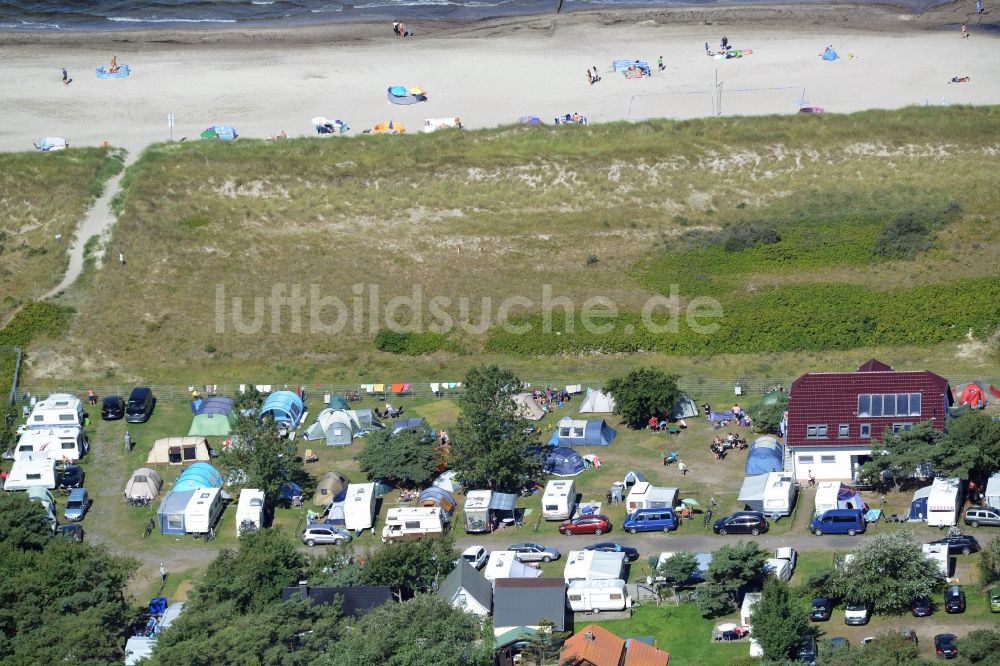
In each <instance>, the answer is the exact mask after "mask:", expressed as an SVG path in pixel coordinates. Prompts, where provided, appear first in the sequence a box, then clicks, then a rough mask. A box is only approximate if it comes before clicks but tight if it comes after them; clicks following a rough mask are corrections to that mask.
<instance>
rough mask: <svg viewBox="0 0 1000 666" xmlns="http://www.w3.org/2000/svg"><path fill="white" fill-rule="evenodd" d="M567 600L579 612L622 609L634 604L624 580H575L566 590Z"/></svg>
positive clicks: (571, 607) (572, 608)
mask: <svg viewBox="0 0 1000 666" xmlns="http://www.w3.org/2000/svg"><path fill="white" fill-rule="evenodd" d="M566 601H567V602H568V603H569V607H570V610H572V611H574V612H577V613H591V612H593V613H600V612H601V611H620V610H625V609H626V608H628V607H630V606H631V605H632V599H630V598H629V596H628V590H627V589H626V587H625V581H623V580H575V581H573V582H572V583H570V584H569V587H568V588H567V590H566Z"/></svg>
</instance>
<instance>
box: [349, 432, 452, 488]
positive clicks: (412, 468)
mask: <svg viewBox="0 0 1000 666" xmlns="http://www.w3.org/2000/svg"><path fill="white" fill-rule="evenodd" d="M358 463H359V464H360V465H361V471H363V472H364V473H365V474H367V475H368V476H369V477H370V478H373V479H388V480H389V481H390V482H392V483H398V484H401V485H404V486H409V487H414V486H417V487H423V486H424V485H426V483H427V482H428V481H429V480H430V479H431V478H432V477H433V476H434V474H435V472H436V471H437V467H438V463H439V455H438V448H437V440H436V439H435V438H434V436H433V434H432V433H431V432H430V431H429V430H427V429H420V428H407V429H405V430H400V431H399V432H395V433H394V432H393V431H392V429H391V428H386V429H385V430H377V431H375V432H373V433H372V434H370V435H369V436H368V437H366V438H365V447H364V448H363V449H362V450H361V453H360V454H358Z"/></svg>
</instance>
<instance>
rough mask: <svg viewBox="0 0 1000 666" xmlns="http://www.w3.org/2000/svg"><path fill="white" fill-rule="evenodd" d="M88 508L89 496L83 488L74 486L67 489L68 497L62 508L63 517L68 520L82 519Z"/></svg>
mask: <svg viewBox="0 0 1000 666" xmlns="http://www.w3.org/2000/svg"><path fill="white" fill-rule="evenodd" d="M88 508H90V498H88V497H87V491H86V489H84V488H74V489H73V490H71V491H69V498H68V499H67V500H66V508H65V509H64V510H63V518H65V519H66V520H68V521H69V522H76V521H78V520H83V517H84V516H85V515H86V513H87V509H88Z"/></svg>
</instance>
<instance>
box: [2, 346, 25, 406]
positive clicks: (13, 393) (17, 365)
mask: <svg viewBox="0 0 1000 666" xmlns="http://www.w3.org/2000/svg"><path fill="white" fill-rule="evenodd" d="M4 354H10V355H13V356H14V372H13V376H12V378H11V382H10V394H9V395H8V396H7V405H8V406H13V405H14V403H15V402H16V401H17V381H18V379H19V378H20V376H21V348H20V347H0V355H4Z"/></svg>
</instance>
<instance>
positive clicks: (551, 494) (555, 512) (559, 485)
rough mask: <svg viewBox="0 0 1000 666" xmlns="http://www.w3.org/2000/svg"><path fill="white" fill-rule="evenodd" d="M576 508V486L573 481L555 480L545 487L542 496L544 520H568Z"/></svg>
mask: <svg viewBox="0 0 1000 666" xmlns="http://www.w3.org/2000/svg"><path fill="white" fill-rule="evenodd" d="M574 508H576V484H575V483H573V481H571V480H566V479H553V480H552V481H549V482H548V483H547V484H546V485H545V494H544V495H542V518H544V519H545V520H566V519H568V518H569V517H570V516H572V515H573V509H574Z"/></svg>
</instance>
